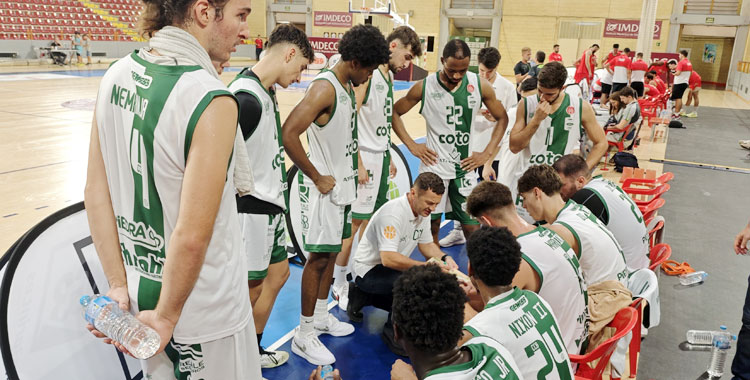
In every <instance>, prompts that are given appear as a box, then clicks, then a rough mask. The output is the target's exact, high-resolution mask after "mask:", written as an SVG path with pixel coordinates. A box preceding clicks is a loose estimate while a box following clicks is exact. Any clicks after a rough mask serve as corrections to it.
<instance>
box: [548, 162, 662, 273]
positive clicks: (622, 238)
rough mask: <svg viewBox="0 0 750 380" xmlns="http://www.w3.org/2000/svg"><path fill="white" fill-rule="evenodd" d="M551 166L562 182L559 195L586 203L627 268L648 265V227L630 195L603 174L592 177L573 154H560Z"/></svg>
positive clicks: (582, 203)
mask: <svg viewBox="0 0 750 380" xmlns="http://www.w3.org/2000/svg"><path fill="white" fill-rule="evenodd" d="M552 167H553V168H554V169H555V171H557V174H559V175H560V179H562V182H563V186H562V188H561V189H560V196H562V199H563V200H564V201H567V200H568V199H572V200H574V201H575V202H576V203H578V204H580V205H583V206H586V208H588V209H589V211H591V213H592V214H594V215H595V216H596V217H597V219H599V221H601V222H602V223H603V224H604V225H605V226H606V227H607V229H608V230H609V231H610V232H612V235H614V236H615V239H616V240H617V242H618V243H620V246H621V247H622V252H623V253H624V254H625V263H626V264H627V265H628V269H629V270H630V271H631V272H633V271H635V270H637V269H643V268H648V265H649V262H650V260H649V257H648V254H649V252H648V251H649V248H648V231H647V230H646V224H645V223H644V221H643V214H641V211H640V210H639V209H638V206H636V204H635V202H633V200H632V199H631V198H630V196H628V195H627V194H625V192H624V191H622V189H621V188H620V187H619V186H617V184H615V183H614V182H612V181H610V180H608V179H606V178H604V177H602V176H596V177H593V178H592V177H591V171H589V168H588V166H587V165H586V162H585V161H584V160H583V158H581V157H580V156H577V155H575V154H568V155H565V156H563V157H562V158H560V159H559V160H557V162H555V164H554V165H552Z"/></svg>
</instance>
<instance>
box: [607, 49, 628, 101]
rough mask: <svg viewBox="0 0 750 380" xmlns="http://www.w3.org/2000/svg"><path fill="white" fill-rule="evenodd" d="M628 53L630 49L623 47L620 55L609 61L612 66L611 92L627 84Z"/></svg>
mask: <svg viewBox="0 0 750 380" xmlns="http://www.w3.org/2000/svg"><path fill="white" fill-rule="evenodd" d="M628 53H630V49H628V48H625V50H623V51H622V52H620V55H618V56H616V57H614V58H612V59H611V60H610V61H609V62H610V65H609V66H610V67H611V68H612V92H616V91H620V90H622V89H623V88H625V87H626V86H627V85H628V81H629V79H630V62H631V61H630V57H628Z"/></svg>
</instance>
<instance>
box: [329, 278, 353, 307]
mask: <svg viewBox="0 0 750 380" xmlns="http://www.w3.org/2000/svg"><path fill="white" fill-rule="evenodd" d="M331 294H333V299H335V300H336V301H338V302H339V309H341V310H343V311H346V307H347V306H348V305H349V282H348V281H346V282H344V283H343V284H342V285H341V286H337V285H336V284H334V285H333V286H332V287H331Z"/></svg>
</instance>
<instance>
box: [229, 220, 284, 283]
mask: <svg viewBox="0 0 750 380" xmlns="http://www.w3.org/2000/svg"><path fill="white" fill-rule="evenodd" d="M240 228H242V236H243V237H244V241H245V257H247V279H248V280H262V279H264V278H266V276H267V275H268V266H269V265H271V264H276V263H279V262H282V261H284V260H286V259H287V254H286V234H285V228H284V214H276V215H266V214H244V213H240Z"/></svg>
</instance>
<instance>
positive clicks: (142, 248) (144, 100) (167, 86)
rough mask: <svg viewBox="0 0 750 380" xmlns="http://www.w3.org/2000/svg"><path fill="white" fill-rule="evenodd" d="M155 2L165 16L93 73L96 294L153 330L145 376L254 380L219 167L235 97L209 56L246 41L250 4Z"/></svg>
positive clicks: (225, 55)
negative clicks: (97, 80) (157, 341)
mask: <svg viewBox="0 0 750 380" xmlns="http://www.w3.org/2000/svg"><path fill="white" fill-rule="evenodd" d="M165 3H169V4H167V5H169V9H170V11H171V12H170V13H169V14H164V13H163V12H164V10H165V9H166V8H165V7H164V6H163V4H162V2H148V3H147V4H146V6H145V9H144V11H143V15H144V16H143V23H142V24H141V26H142V28H143V33H144V34H145V35H148V36H149V37H151V39H150V41H149V47H148V48H146V49H144V50H141V51H136V52H134V53H132V54H131V55H129V56H127V57H125V58H123V59H121V60H119V61H117V62H116V63H114V64H113V65H112V66H111V67H110V68H109V70H107V73H106V74H105V75H104V77H103V78H102V81H101V85H100V89H99V94H98V97H97V105H96V109H95V116H94V121H93V123H92V129H91V142H90V151H89V167H88V172H87V183H86V190H85V203H86V209H87V211H88V218H89V225H90V228H91V235H92V239H93V241H94V244H95V246H96V250H97V252H98V254H99V257H100V260H101V263H102V268H103V269H104V273H105V275H106V276H107V280H108V282H109V286H110V290H109V291H108V293H107V294H108V295H109V296H110V297H111V298H112V299H113V300H115V301H116V302H118V304H119V306H120V307H121V308H122V309H124V310H126V311H129V310H130V308H131V307H132V308H133V310H134V311H136V312H138V314H137V315H136V317H137V318H138V319H140V320H141V321H142V322H144V323H145V324H147V325H149V326H151V327H153V328H154V329H155V330H156V331H157V332H158V333H159V335H160V337H161V347H159V349H158V351H157V354H156V355H154V356H153V357H151V358H149V359H147V360H144V361H142V365H143V373H144V377H145V378H149V379H175V378H186V377H190V376H194V377H196V378H199V377H200V378H203V379H229V378H244V379H260V378H261V373H260V365H259V361H258V351H257V346H256V344H255V339H254V337H253V334H252V330H253V327H252V326H253V322H252V313H251V307H250V300H249V297H248V291H247V286H246V282H245V281H246V272H245V268H244V258H243V257H242V255H241V249H242V248H241V247H242V235H241V233H240V230H239V223H238V221H237V206H236V204H235V201H234V191H235V189H234V186H235V185H234V181H233V176H232V175H231V174H232V170H233V169H234V165H235V164H234V159H233V154H232V149H233V147H234V141H235V137H236V131H237V114H238V113H237V103H236V101H235V99H234V98H233V97H232V94H231V93H230V92H229V91H228V90H227V88H226V86H225V85H224V84H223V83H222V82H221V81H220V80H219V77H218V73H217V68H216V67H215V66H214V65H213V63H212V62H226V61H228V60H229V56H230V54H231V51H232V50H233V49H234V46H236V45H238V44H239V43H240V42H241V40H242V39H246V38H248V26H247V23H246V17H247V15H248V14H249V13H250V1H249V0H228V1H216V2H213V3H207V2H204V1H186V2H179V3H178V2H176V1H165ZM221 15H223V16H221ZM187 19H190V20H193V21H192V22H190V23H185V24H181V22H182V21H183V20H187ZM201 41H202V42H203V45H201ZM208 41H210V42H211V43H208ZM177 45H179V46H189V49H180V50H176V49H172V47H173V46H177ZM187 51H189V52H191V53H186V52H187ZM131 301H132V302H131ZM206 310H209V311H210V312H209V313H206ZM89 329H90V330H92V332H93V333H94V335H96V336H98V337H103V335H102V334H101V333H100V332H98V331H96V330H94V329H93V326H89ZM117 347H118V348H120V349H121V350H124V348H122V346H121V345H119V343H117ZM188 351H189V354H187V352H188Z"/></svg>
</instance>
